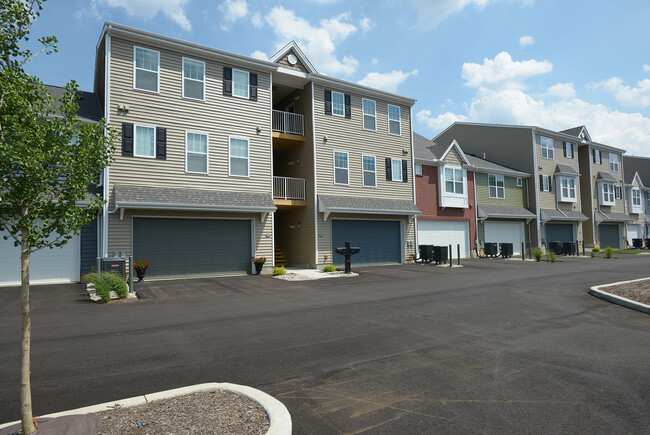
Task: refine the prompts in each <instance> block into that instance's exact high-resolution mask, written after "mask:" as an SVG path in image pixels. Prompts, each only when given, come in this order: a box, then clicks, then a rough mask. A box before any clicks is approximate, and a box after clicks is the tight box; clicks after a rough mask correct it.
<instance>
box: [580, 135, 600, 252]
mask: <svg viewBox="0 0 650 435" xmlns="http://www.w3.org/2000/svg"><path fill="white" fill-rule="evenodd" d="M587 162H588V163H589V165H588V168H589V169H588V171H589V174H588V175H589V195H590V196H589V199H590V200H591V201H593V200H594V181H593V178H591V147H590V146H589V147H587ZM596 201H598V198H596ZM589 212H590V213H591V234H592V237H593V243H594V244H595V243H596V212H595V211H594V206H593V204H590V206H589ZM583 240H584V235H583ZM583 243H584V241H583ZM583 246H584V245H583Z"/></svg>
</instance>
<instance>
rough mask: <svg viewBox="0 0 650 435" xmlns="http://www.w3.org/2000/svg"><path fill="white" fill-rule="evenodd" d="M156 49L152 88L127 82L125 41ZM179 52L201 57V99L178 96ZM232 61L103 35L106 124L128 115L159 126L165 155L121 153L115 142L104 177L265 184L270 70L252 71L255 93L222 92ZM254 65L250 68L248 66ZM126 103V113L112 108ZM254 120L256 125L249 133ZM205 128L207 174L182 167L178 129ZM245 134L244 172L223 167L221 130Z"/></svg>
mask: <svg viewBox="0 0 650 435" xmlns="http://www.w3.org/2000/svg"><path fill="white" fill-rule="evenodd" d="M134 45H137V46H139V47H144V48H149V49H153V50H157V51H159V52H160V92H159V93H152V92H146V91H139V90H134V89H133V62H134V60H133V47H134ZM183 56H186V57H189V58H192V59H197V60H201V61H204V62H206V84H205V96H206V100H205V101H196V100H190V99H186V98H182V90H181V89H182V88H181V87H182V58H183ZM224 66H232V65H228V64H223V63H219V62H217V61H215V60H207V59H203V58H201V57H198V56H193V55H187V54H186V53H181V52H176V51H171V50H167V49H160V48H158V47H152V46H147V45H145V44H141V43H133V42H130V41H127V40H125V39H122V38H118V37H113V38H112V39H111V77H110V82H111V83H110V88H111V89H110V92H111V107H110V111H111V125H112V126H113V127H114V128H116V129H117V130H118V131H121V123H122V122H129V123H135V124H143V125H149V126H157V127H164V128H166V129H167V159H166V160H158V159H149V158H143V157H123V156H122V155H121V143H120V142H118V143H117V144H116V145H117V149H116V159H115V163H114V164H113V165H112V166H111V169H110V185H111V186H112V185H115V184H138V185H144V186H161V185H164V186H165V187H179V188H192V189H208V190H209V189H215V190H228V191H252V190H254V191H256V192H265V191H266V192H271V159H270V158H269V156H270V153H271V131H270V117H271V113H270V110H269V109H270V104H271V102H270V98H271V92H270V76H269V74H268V73H264V72H261V71H257V74H258V101H250V100H246V99H243V98H238V97H234V96H224V95H223V82H222V78H223V67H224ZM253 72H255V71H253ZM118 104H127V105H128V106H129V107H130V110H129V111H128V113H124V112H118V111H117V105H118ZM257 127H260V128H261V132H260V133H257ZM188 130H189V131H196V132H202V133H207V134H208V135H209V175H204V174H188V173H186V172H185V132H186V131H188ZM229 136H238V137H244V138H248V139H249V156H250V161H249V163H250V172H249V175H250V176H249V177H248V178H243V177H231V176H229V175H228V164H229V155H228V137H229Z"/></svg>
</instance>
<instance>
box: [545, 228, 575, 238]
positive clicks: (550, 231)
mask: <svg viewBox="0 0 650 435" xmlns="http://www.w3.org/2000/svg"><path fill="white" fill-rule="evenodd" d="M546 241H547V242H573V241H575V240H574V239H573V224H546Z"/></svg>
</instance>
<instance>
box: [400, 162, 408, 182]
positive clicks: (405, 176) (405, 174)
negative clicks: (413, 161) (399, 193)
mask: <svg viewBox="0 0 650 435" xmlns="http://www.w3.org/2000/svg"><path fill="white" fill-rule="evenodd" d="M408 181H409V171H408V165H407V163H406V160H402V182H403V183H408Z"/></svg>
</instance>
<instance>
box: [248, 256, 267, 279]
mask: <svg viewBox="0 0 650 435" xmlns="http://www.w3.org/2000/svg"><path fill="white" fill-rule="evenodd" d="M251 259H252V260H253V263H255V272H256V273H255V275H259V274H260V273H262V268H263V267H264V263H266V257H251Z"/></svg>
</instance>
